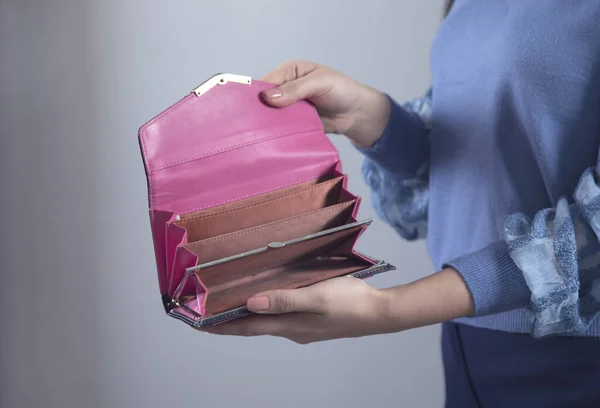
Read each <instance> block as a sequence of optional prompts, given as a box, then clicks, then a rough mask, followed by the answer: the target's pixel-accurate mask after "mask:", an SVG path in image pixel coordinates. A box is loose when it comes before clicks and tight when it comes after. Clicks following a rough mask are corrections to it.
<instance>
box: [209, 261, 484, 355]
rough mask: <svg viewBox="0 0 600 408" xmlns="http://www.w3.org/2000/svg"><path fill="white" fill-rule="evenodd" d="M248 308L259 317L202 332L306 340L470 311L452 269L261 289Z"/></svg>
mask: <svg viewBox="0 0 600 408" xmlns="http://www.w3.org/2000/svg"><path fill="white" fill-rule="evenodd" d="M247 307H248V309H249V310H250V311H252V312H255V313H257V315H253V316H249V317H244V318H242V319H237V320H234V321H231V322H227V323H223V324H220V325H217V326H213V327H208V328H204V329H201V331H204V332H208V333H214V334H225V335H234V336H263V335H271V336H278V337H285V338H287V339H290V340H292V341H295V342H296V343H301V344H307V343H313V342H316V341H323V340H331V339H338V338H348V337H361V336H367V335H372V334H383V333H392V332H398V331H402V330H407V329H412V328H416V327H421V326H426V325H430V324H435V323H441V322H444V321H447V320H452V319H456V318H459V317H465V316H470V315H472V314H473V312H474V306H473V299H472V298H471V294H470V292H469V290H468V288H467V286H466V284H465V282H464V281H463V279H462V278H461V277H460V275H459V274H458V272H456V271H455V270H454V269H452V268H447V269H444V270H442V271H440V272H438V273H435V274H433V275H430V276H428V277H426V278H423V279H420V280H418V281H416V282H413V283H410V284H407V285H399V286H395V287H393V288H389V289H383V290H380V289H375V288H373V287H371V286H369V285H368V284H367V283H366V282H364V281H362V280H360V279H356V278H349V277H342V278H336V279H331V280H328V281H324V282H321V283H317V284H315V285H312V286H309V287H305V288H301V289H292V290H274V291H270V292H266V293H261V294H258V295H256V296H253V297H252V298H250V299H249V300H248V302H247Z"/></svg>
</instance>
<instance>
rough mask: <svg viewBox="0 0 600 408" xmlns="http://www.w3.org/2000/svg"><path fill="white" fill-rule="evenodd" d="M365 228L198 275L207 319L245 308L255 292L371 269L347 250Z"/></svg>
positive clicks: (236, 261) (297, 285)
mask: <svg viewBox="0 0 600 408" xmlns="http://www.w3.org/2000/svg"><path fill="white" fill-rule="evenodd" d="M364 228H366V226H358V227H354V228H352V229H349V230H343V231H338V232H336V233H332V234H329V235H324V236H321V237H319V238H315V239H312V240H308V241H303V242H299V243H296V244H293V245H290V246H286V247H283V248H280V249H274V250H269V251H267V252H264V253H260V254H256V255H251V256H248V257H247V258H242V259H238V260H235V261H231V262H227V263H224V264H221V265H217V266H214V267H209V268H206V269H201V270H198V271H196V272H195V274H196V276H197V278H198V279H199V281H200V282H201V285H202V288H203V289H202V290H204V288H206V296H205V300H204V316H205V317H208V316H211V315H213V314H216V313H220V312H223V311H226V310H230V309H232V308H236V307H241V306H243V305H245V303H246V300H247V299H248V298H249V297H251V296H253V295H255V294H256V293H259V292H262V291H265V290H272V289H294V288H299V287H302V286H307V285H311V284H313V283H316V282H320V281H322V280H325V279H329V278H334V277H338V276H344V275H348V274H351V273H354V272H357V271H359V270H361V269H364V268H368V267H369V266H372V264H371V263H369V262H367V261H365V260H363V259H360V258H359V257H357V256H354V255H353V254H352V253H351V252H350V251H349V250H348V249H349V248H351V247H352V245H353V244H354V242H355V241H356V240H357V239H358V236H359V235H360V233H361V231H362V230H363V229H364Z"/></svg>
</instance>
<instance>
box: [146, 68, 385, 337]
mask: <svg viewBox="0 0 600 408" xmlns="http://www.w3.org/2000/svg"><path fill="white" fill-rule="evenodd" d="M271 87H273V85H271V84H268V83H265V82H261V81H254V80H252V79H251V78H249V77H246V76H241V75H233V74H219V75H215V76H214V77H212V78H210V79H209V80H208V81H206V82H204V83H203V84H202V85H200V86H199V87H198V88H196V89H195V90H194V91H192V92H191V93H190V94H189V95H187V96H186V97H184V98H183V99H181V100H180V101H179V102H177V103H176V104H174V105H173V106H171V107H170V108H168V109H166V110H165V111H164V112H162V113H160V114H159V115H158V116H156V117H155V118H153V119H152V120H150V121H149V122H148V123H146V124H144V125H143V126H142V127H141V128H140V130H139V141H140V146H141V152H142V156H143V160H144V166H145V170H146V177H147V182H148V196H149V207H150V208H149V210H150V223H151V230H152V235H153V241H154V251H155V257H156V264H157V269H158V282H159V288H160V293H161V295H162V300H163V305H164V308H165V311H166V312H167V314H168V315H170V316H172V317H174V318H176V319H179V320H181V321H183V322H185V323H187V324H189V325H191V326H195V327H200V326H206V325H212V324H217V323H222V322H225V321H228V320H231V319H234V318H238V317H242V316H245V315H248V314H249V312H248V311H247V310H246V308H245V304H246V301H247V299H248V298H249V297H250V296H252V295H254V294H256V293H259V292H262V291H265V290H271V289H283V288H285V289H292V288H299V287H303V286H307V285H312V284H314V283H317V282H320V281H323V280H326V279H330V278H334V277H338V276H354V277H357V278H361V279H362V278H367V277H369V276H372V275H375V274H378V273H381V272H386V271H389V270H392V269H394V267H393V266H392V265H390V264H389V263H387V262H384V261H378V260H375V259H373V258H370V257H368V256H366V255H364V254H360V253H359V252H357V251H356V250H355V249H354V246H355V243H356V241H357V239H358V238H359V236H360V235H361V234H362V232H363V231H364V230H365V229H366V228H367V227H368V225H369V224H370V223H371V221H372V220H361V221H359V220H358V219H357V218H356V217H357V213H358V208H359V205H360V197H358V196H356V195H354V194H352V193H351V192H350V191H349V190H348V176H347V175H346V174H344V173H343V171H342V165H341V162H340V157H339V154H338V152H337V150H336V149H335V147H334V146H333V144H332V143H331V141H330V140H329V139H328V137H327V136H326V134H325V132H324V130H323V127H322V125H321V121H320V119H319V116H318V114H317V111H316V109H315V108H314V107H313V106H312V105H311V104H309V103H308V102H305V101H300V102H297V103H295V104H293V105H292V106H289V107H287V108H283V109H277V108H272V107H269V106H267V105H266V104H264V103H263V102H262V100H261V98H260V93H261V92H262V91H263V90H265V89H268V88H271Z"/></svg>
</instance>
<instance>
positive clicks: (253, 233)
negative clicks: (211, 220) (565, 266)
mask: <svg viewBox="0 0 600 408" xmlns="http://www.w3.org/2000/svg"><path fill="white" fill-rule="evenodd" d="M356 203H357V201H356V200H353V201H350V202H346V203H342V204H337V205H333V206H330V207H326V208H323V209H320V210H316V211H312V212H309V213H305V214H301V215H298V216H295V217H291V218H287V219H284V220H280V221H276V222H272V223H269V224H264V225H259V226H256V227H252V228H248V229H245V230H242V231H236V232H232V233H229V234H224V235H220V236H217V237H211V238H207V239H204V240H201V241H196V242H192V243H189V244H186V245H184V246H183V247H184V248H185V249H187V250H188V251H190V252H191V253H193V254H194V255H196V256H197V257H198V264H202V263H206V262H210V261H214V260H217V259H222V258H226V257H229V256H233V255H235V254H239V253H243V252H247V251H251V250H254V249H257V248H260V247H264V246H267V245H268V244H269V243H271V242H283V241H289V240H291V239H294V238H297V237H301V236H305V235H309V234H314V233H317V232H321V231H324V230H327V229H331V228H336V227H339V226H342V225H344V224H347V223H348V222H351V221H352V220H353V218H352V214H353V212H354V207H355V205H356Z"/></svg>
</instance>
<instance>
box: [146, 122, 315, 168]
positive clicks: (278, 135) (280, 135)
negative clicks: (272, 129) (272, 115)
mask: <svg viewBox="0 0 600 408" xmlns="http://www.w3.org/2000/svg"><path fill="white" fill-rule="evenodd" d="M317 131H319V129H308V130H300V131H293V132H292V133H288V132H280V133H275V134H272V135H269V136H264V137H259V138H257V139H252V140H249V141H246V142H243V143H237V144H235V145H231V146H227V147H223V148H220V149H216V150H212V151H209V152H205V153H202V154H198V155H195V156H190V157H186V158H184V159H180V160H176V161H174V162H171V163H167V164H163V165H162V166H159V167H155V168H153V169H152V170H151V171H153V172H156V171H159V170H163V169H166V168H168V167H173V166H177V165H180V164H184V163H189V162H192V161H195V160H198V159H203V158H205V157H209V156H215V155H217V154H221V153H225V152H228V151H230V150H236V149H239V148H242V147H246V146H251V145H253V144H257V143H261V142H265V141H267V140H273V139H280V138H283V137H291V136H297V135H301V134H304V133H311V132H317Z"/></svg>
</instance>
